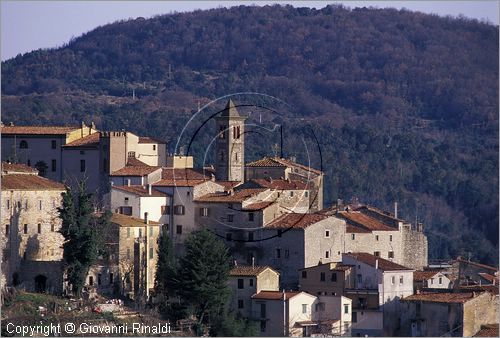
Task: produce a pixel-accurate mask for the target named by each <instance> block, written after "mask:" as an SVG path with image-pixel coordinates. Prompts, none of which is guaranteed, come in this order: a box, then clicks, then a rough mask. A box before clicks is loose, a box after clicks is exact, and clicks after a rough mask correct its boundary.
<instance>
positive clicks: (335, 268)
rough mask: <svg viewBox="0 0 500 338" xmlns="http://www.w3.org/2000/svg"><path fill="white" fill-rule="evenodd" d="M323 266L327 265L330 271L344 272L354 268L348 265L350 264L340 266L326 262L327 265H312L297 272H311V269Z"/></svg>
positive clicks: (339, 264) (337, 263) (336, 263)
mask: <svg viewBox="0 0 500 338" xmlns="http://www.w3.org/2000/svg"><path fill="white" fill-rule="evenodd" d="M323 265H328V266H329V269H330V271H346V270H349V269H352V268H353V267H354V265H350V264H342V263H339V262H328V263H322V264H318V265H314V266H309V267H307V268H302V269H299V271H302V270H311V269H315V268H317V267H319V266H323Z"/></svg>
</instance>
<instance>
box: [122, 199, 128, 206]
mask: <svg viewBox="0 0 500 338" xmlns="http://www.w3.org/2000/svg"><path fill="white" fill-rule="evenodd" d="M123 201H124V203H125V205H128V197H125V198H124V199H123Z"/></svg>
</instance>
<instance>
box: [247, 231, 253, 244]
mask: <svg viewBox="0 0 500 338" xmlns="http://www.w3.org/2000/svg"><path fill="white" fill-rule="evenodd" d="M248 241H249V242H253V232H249V233H248Z"/></svg>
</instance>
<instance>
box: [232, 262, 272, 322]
mask: <svg viewBox="0 0 500 338" xmlns="http://www.w3.org/2000/svg"><path fill="white" fill-rule="evenodd" d="M279 282H280V281H279V273H278V272H277V271H275V270H273V269H272V268H270V267H268V266H252V265H237V266H235V267H233V268H232V269H231V271H230V273H229V281H228V283H229V288H230V289H231V305H230V310H231V311H232V312H235V313H238V314H240V315H241V316H242V317H244V318H251V315H252V299H251V297H252V296H253V295H254V294H256V293H259V292H261V291H279Z"/></svg>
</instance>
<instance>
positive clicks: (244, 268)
mask: <svg viewBox="0 0 500 338" xmlns="http://www.w3.org/2000/svg"><path fill="white" fill-rule="evenodd" d="M266 269H270V270H272V271H274V272H276V273H277V271H275V270H274V269H272V268H271V267H269V266H251V265H238V266H235V267H233V268H232V269H231V271H230V272H229V275H230V276H257V275H260V273H261V272H263V271H264V270H266Z"/></svg>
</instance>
